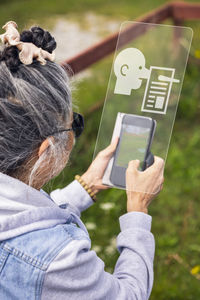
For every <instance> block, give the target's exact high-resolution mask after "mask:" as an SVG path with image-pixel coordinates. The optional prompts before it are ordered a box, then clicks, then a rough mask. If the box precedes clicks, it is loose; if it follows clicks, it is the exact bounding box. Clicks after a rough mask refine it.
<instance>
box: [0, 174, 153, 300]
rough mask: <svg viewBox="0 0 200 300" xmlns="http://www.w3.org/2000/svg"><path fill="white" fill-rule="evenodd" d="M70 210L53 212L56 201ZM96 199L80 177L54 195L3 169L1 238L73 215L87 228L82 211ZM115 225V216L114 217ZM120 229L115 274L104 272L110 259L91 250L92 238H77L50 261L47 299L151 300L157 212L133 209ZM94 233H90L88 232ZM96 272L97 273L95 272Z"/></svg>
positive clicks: (44, 296) (44, 295)
mask: <svg viewBox="0 0 200 300" xmlns="http://www.w3.org/2000/svg"><path fill="white" fill-rule="evenodd" d="M66 203H68V206H67V209H63V210H60V209H59V210H58V213H57V214H56V213H55V210H54V215H51V207H55V204H56V205H58V206H61V207H64V206H65V204H66ZM93 204H94V202H93V201H92V199H91V198H90V196H89V195H88V193H87V192H86V191H85V189H84V188H83V187H82V186H81V185H80V184H79V182H78V181H76V180H74V181H73V182H72V183H71V184H69V185H68V186H66V187H64V188H63V189H56V190H54V191H52V192H51V193H50V195H48V194H47V193H46V192H45V191H44V190H43V189H40V191H38V190H36V189H34V188H32V187H30V186H28V185H26V184H25V183H23V182H22V181H20V180H18V179H15V178H13V177H11V176H8V175H5V174H3V173H1V172H0V241H3V240H6V239H9V238H12V237H15V236H18V235H20V234H23V233H25V232H30V231H32V230H36V229H42V228H48V227H52V226H54V225H56V224H59V223H62V222H63V223H64V222H66V215H69V218H70V216H73V218H74V220H75V222H76V223H77V224H78V225H79V227H81V228H82V229H83V230H84V231H86V232H87V229H86V227H85V226H84V224H83V223H82V221H81V219H80V215H81V212H82V211H84V210H85V209H87V208H88V207H90V206H91V205H93ZM113 224H114V220H113ZM119 224H120V229H121V231H120V233H119V234H118V236H117V241H116V246H117V249H118V251H119V253H120V255H119V258H118V260H117V262H116V265H115V269H114V272H113V274H110V273H108V272H105V271H104V266H105V265H104V262H103V261H102V260H101V259H100V258H99V257H98V256H97V255H96V253H95V251H94V250H91V241H90V239H89V240H86V239H84V240H72V241H71V242H70V243H69V244H67V246H66V247H65V248H64V249H63V250H62V251H60V252H59V254H58V255H57V256H56V257H55V259H54V260H53V261H52V262H51V263H50V265H49V268H48V270H47V272H46V275H45V279H44V283H43V288H42V298H41V299H42V300H47V299H51V300H52V299H56V300H64V299H65V300H66V299H72V300H73V299H81V300H86V299H87V300H93V299H92V298H91V291H94V290H95V295H96V298H95V299H107V300H116V299H118V300H129V299H134V300H136V299H137V300H146V299H148V298H149V296H150V293H151V289H152V285H153V259H154V251H155V242H154V237H153V235H152V233H151V232H150V229H151V216H149V215H147V214H145V213H141V212H129V213H126V214H124V215H122V216H120V217H119ZM87 234H88V232H87ZM91 270H92V271H91Z"/></svg>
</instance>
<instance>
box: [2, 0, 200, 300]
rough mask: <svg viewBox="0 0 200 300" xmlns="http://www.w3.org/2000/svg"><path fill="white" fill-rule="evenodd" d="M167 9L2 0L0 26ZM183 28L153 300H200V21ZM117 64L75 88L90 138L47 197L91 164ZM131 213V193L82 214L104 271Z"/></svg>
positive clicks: (105, 194) (93, 1)
mask: <svg viewBox="0 0 200 300" xmlns="http://www.w3.org/2000/svg"><path fill="white" fill-rule="evenodd" d="M193 2H195V1H193ZM196 2H199V1H196ZM164 3H166V1H164V0H144V1H133V0H125V1H119V0H117V1H116V0H115V1H114V0H109V1H108V0H101V1H100V0H85V1H83V0H76V1H73V0H68V1H64V0H57V1H56V2H55V1H47V0H45V1H38V0H29V1H25V0H24V1H19V0H18V1H15V0H11V1H9V2H6V1H1V2H0V21H1V24H2V25H3V24H4V23H5V22H6V21H8V20H10V19H13V20H15V21H16V22H17V23H18V24H20V28H23V27H24V26H25V25H26V24H29V23H31V20H33V22H34V23H35V22H38V23H39V24H48V26H49V28H51V27H52V24H53V19H54V17H55V18H57V17H58V16H62V17H64V18H65V17H66V18H68V16H71V15H73V17H74V19H75V20H79V18H81V15H82V14H83V13H85V12H87V11H92V12H94V13H96V14H104V15H106V16H108V17H110V18H114V19H119V20H120V21H125V20H134V19H135V18H137V17H138V16H140V15H142V14H144V13H146V12H148V11H149V10H151V9H154V8H156V7H158V6H160V5H162V4H164ZM166 24H171V21H170V20H168V21H166ZM184 24H185V26H190V27H192V28H193V31H194V38H193V43H192V47H191V57H190V59H189V63H188V66H187V69H186V73H185V80H184V84H183V89H182V93H181V97H180V102H179V106H178V111H177V117H176V121H175V124H174V130H173V133H172V137H171V143H170V148H169V152H168V158H167V161H166V168H165V183H164V188H163V191H162V192H161V193H160V195H159V196H158V197H157V198H156V199H155V200H154V201H153V203H152V204H151V206H150V208H149V214H150V215H152V217H153V222H152V232H153V234H154V236H155V241H156V254H155V264H154V270H155V279H154V287H153V291H152V295H151V298H150V299H151V300H158V299H159V300H162V299H163V300H172V299H173V300H189V299H192V300H193V299H194V300H197V299H200V281H199V279H198V277H199V276H200V234H199V231H200V209H199V206H200V204H199V201H200V199H199V198H200V197H199V195H200V184H199V182H200V167H199V158H200V155H199V153H200V150H199V149H200V101H199V95H200V85H199V77H200V60H198V59H196V58H194V56H195V53H196V50H199V49H200V21H194V22H188V21H187V22H185V23H184ZM112 60H113V54H112V55H109V56H108V57H106V58H105V59H103V60H101V61H100V62H98V63H96V64H95V65H93V66H92V67H90V68H89V70H90V72H91V76H89V77H85V79H84V80H81V81H79V82H78V83H77V89H76V90H75V91H74V92H73V97H74V99H76V102H77V103H78V105H79V111H80V112H81V113H83V115H84V116H85V131H84V133H83V135H82V136H81V137H80V138H79V139H77V142H76V145H75V147H74V149H73V152H72V154H71V157H70V161H69V163H68V166H67V167H66V168H65V169H64V170H63V172H61V173H60V174H59V176H57V177H56V178H55V179H53V180H52V181H51V182H49V183H48V184H46V186H44V189H45V190H46V191H47V192H50V191H51V190H53V189H56V188H61V187H64V186H65V185H66V184H68V183H70V182H71V181H72V180H73V178H74V175H75V174H81V173H83V172H84V171H85V170H86V169H87V167H88V166H89V164H90V163H91V161H92V158H93V152H94V147H95V143H96V138H97V132H98V128H99V123H100V118H101V112H102V106H100V108H99V109H97V110H93V111H92V112H90V111H91V107H93V105H95V104H96V103H97V102H99V101H102V100H103V99H105V95H106V89H107V84H108V79H109V75H110V69H111V65H112ZM94 83H95V84H94ZM125 212H126V193H125V191H123V190H119V189H109V190H106V191H102V192H101V193H100V194H99V195H98V202H97V203H96V204H95V205H93V206H92V207H90V208H89V209H88V210H87V211H85V212H83V213H82V220H83V221H84V223H85V224H86V226H87V228H88V231H89V233H90V237H91V240H92V248H93V249H94V250H95V251H96V252H97V254H98V255H99V257H100V258H102V259H103V260H104V262H105V270H106V271H108V272H111V273H112V272H113V269H114V266H115V263H116V260H117V258H118V256H119V253H118V252H117V250H116V236H117V235H118V233H119V222H118V218H119V216H120V215H122V214H124V213H125Z"/></svg>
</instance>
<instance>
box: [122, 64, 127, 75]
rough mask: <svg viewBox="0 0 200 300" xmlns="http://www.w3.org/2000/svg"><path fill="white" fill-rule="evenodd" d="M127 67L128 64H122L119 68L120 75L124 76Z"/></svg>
mask: <svg viewBox="0 0 200 300" xmlns="http://www.w3.org/2000/svg"><path fill="white" fill-rule="evenodd" d="M128 69H129V66H128V65H127V64H124V65H122V66H121V68H120V73H121V75H122V76H126V74H127V70H128Z"/></svg>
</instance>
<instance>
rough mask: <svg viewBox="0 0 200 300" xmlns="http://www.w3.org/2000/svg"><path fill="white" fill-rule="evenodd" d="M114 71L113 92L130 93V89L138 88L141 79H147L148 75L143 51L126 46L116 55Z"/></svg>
mask: <svg viewBox="0 0 200 300" xmlns="http://www.w3.org/2000/svg"><path fill="white" fill-rule="evenodd" d="M114 72H115V75H116V77H117V80H116V85H115V90H114V94H122V95H130V94H131V90H132V89H133V90H137V89H139V88H140V86H141V84H142V79H148V78H149V75H150V71H149V70H148V69H147V68H146V67H145V57H144V55H143V53H142V52H141V51H140V50H138V49H136V48H127V49H125V50H122V51H121V52H120V53H119V54H118V55H117V57H116V59H115V62H114Z"/></svg>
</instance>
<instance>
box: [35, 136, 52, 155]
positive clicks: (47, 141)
mask: <svg viewBox="0 0 200 300" xmlns="http://www.w3.org/2000/svg"><path fill="white" fill-rule="evenodd" d="M50 138H51V140H52V141H53V137H50ZM48 147H49V140H48V138H46V139H45V140H44V141H43V142H42V144H41V145H40V148H39V150H38V156H39V157H40V155H41V154H42V153H43V152H44V151H45V150H46V149H47V148H48Z"/></svg>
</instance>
